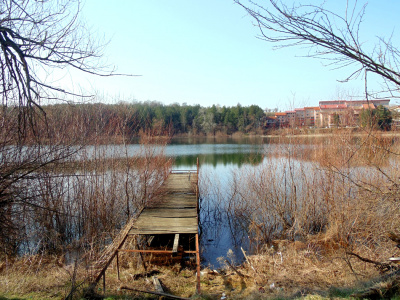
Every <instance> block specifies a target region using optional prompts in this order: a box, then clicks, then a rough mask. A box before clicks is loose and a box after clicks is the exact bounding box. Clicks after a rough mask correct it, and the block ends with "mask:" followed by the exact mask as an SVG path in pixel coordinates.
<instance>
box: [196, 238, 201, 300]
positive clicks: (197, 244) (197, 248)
mask: <svg viewBox="0 0 400 300" xmlns="http://www.w3.org/2000/svg"><path fill="white" fill-rule="evenodd" d="M196 264H197V272H196V273H197V286H196V291H197V294H200V250H199V234H198V233H196Z"/></svg>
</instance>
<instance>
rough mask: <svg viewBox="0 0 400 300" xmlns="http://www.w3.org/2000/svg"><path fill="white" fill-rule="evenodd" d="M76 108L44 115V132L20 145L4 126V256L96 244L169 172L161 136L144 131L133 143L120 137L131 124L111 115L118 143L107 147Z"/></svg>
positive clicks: (0, 230) (0, 200)
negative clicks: (46, 117)
mask: <svg viewBox="0 0 400 300" xmlns="http://www.w3.org/2000/svg"><path fill="white" fill-rule="evenodd" d="M79 113H80V112H79V111H76V110H74V111H73V113H71V111H66V113H65V114H61V115H54V116H51V115H49V116H48V119H47V120H46V124H41V125H40V126H42V127H40V128H39V129H41V130H39V131H40V132H42V135H37V136H36V139H35V140H31V141H29V142H27V143H25V144H21V145H19V144H18V143H17V142H16V137H15V136H13V137H11V138H10V137H9V135H13V134H14V135H17V134H18V133H17V132H15V128H14V127H12V122H11V121H10V126H9V128H2V129H1V132H0V133H1V135H0V137H1V141H0V142H1V144H0V151H1V152H0V164H1V167H2V168H1V181H0V212H1V219H2V220H3V221H4V222H2V223H1V224H0V245H1V252H2V254H7V255H16V254H24V253H37V252H39V251H41V252H45V253H49V254H51V253H56V254H62V253H65V252H68V253H71V251H70V250H68V248H73V249H78V248H83V249H88V248H91V249H96V248H101V247H102V246H103V245H104V243H107V241H109V240H110V239H112V237H113V236H114V234H115V232H116V231H118V229H119V228H121V227H122V226H123V225H124V224H125V222H126V221H127V219H128V218H129V217H131V216H133V215H134V214H135V213H136V212H137V211H138V210H140V208H141V207H142V206H143V205H145V204H146V203H147V202H148V201H151V199H152V198H154V195H155V193H156V190H157V188H158V187H159V186H160V184H161V183H162V181H163V180H164V178H165V176H166V174H167V173H168V171H169V169H170V166H171V162H170V160H169V159H167V158H166V157H165V156H164V153H163V151H164V145H165V141H156V140H155V139H154V138H152V137H151V135H150V134H149V135H145V134H143V136H142V138H141V141H140V143H139V145H136V146H132V145H130V144H129V139H128V137H127V136H126V135H125V132H126V128H125V127H124V126H129V125H128V123H127V122H125V121H124V120H119V121H118V120H116V121H115V122H116V124H119V125H118V126H116V127H118V128H117V129H115V130H114V129H113V130H114V131H113V132H112V133H110V135H112V134H115V135H116V136H117V137H118V140H119V141H122V143H121V144H119V145H114V144H104V139H103V138H101V137H98V138H97V136H96V135H95V133H96V132H102V133H104V130H103V129H102V128H92V126H91V122H89V121H88V120H86V119H85V118H84V117H82V116H80V115H79ZM82 114H83V116H85V113H84V112H82ZM98 114H99V115H100V116H101V114H102V111H101V110H99V111H98ZM10 118H11V117H10ZM11 119H12V118H11ZM4 120H10V119H9V118H8V117H7V116H4ZM56 124H57V126H59V127H57V126H55V125H56ZM96 124H101V122H97V123H96ZM38 126H39V125H38ZM7 130H8V132H7ZM89 132H90V134H89ZM93 135H94V136H95V138H93V139H91V138H88V136H93ZM107 136H108V135H107ZM131 149H133V150H132V151H131Z"/></svg>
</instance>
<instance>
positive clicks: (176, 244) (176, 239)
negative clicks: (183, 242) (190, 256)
mask: <svg viewBox="0 0 400 300" xmlns="http://www.w3.org/2000/svg"><path fill="white" fill-rule="evenodd" d="M178 245H179V234H178V233H177V234H175V238H174V246H173V248H172V255H176V254H177V252H178Z"/></svg>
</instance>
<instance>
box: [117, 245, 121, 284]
mask: <svg viewBox="0 0 400 300" xmlns="http://www.w3.org/2000/svg"><path fill="white" fill-rule="evenodd" d="M117 276H118V280H120V279H119V257H118V251H117Z"/></svg>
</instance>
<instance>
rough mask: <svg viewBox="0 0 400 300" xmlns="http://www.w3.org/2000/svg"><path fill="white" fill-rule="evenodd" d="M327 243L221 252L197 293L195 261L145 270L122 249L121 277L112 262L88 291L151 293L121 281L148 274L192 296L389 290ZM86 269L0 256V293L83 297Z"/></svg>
mask: <svg viewBox="0 0 400 300" xmlns="http://www.w3.org/2000/svg"><path fill="white" fill-rule="evenodd" d="M326 250H327V248H324V247H321V246H319V245H318V244H317V243H315V242H311V241H310V243H308V244H305V243H300V242H293V243H290V242H287V241H279V243H278V244H275V247H271V248H268V249H266V250H265V253H263V254H260V255H254V256H249V257H248V259H247V261H246V262H245V263H243V264H242V265H240V266H236V267H235V266H234V265H233V264H231V262H233V260H234V258H233V257H232V256H231V255H230V253H228V256H227V257H226V258H224V259H223V260H224V261H225V265H224V266H223V267H222V268H221V269H219V270H210V269H208V268H204V269H202V271H201V295H196V291H195V286H196V271H195V268H194V267H184V268H183V267H182V266H181V265H174V266H160V265H151V266H150V268H149V269H148V270H147V274H146V272H145V271H144V269H143V268H142V267H141V264H140V263H139V262H138V261H137V259H136V258H135V257H134V256H126V257H124V258H123V259H121V260H120V280H118V279H117V271H116V265H115V264H113V265H111V267H110V268H109V269H108V271H107V273H106V278H107V280H106V292H105V293H103V291H102V283H101V282H100V283H99V284H98V285H97V287H96V290H95V293H96V294H95V295H92V299H93V297H95V298H98V299H100V298H102V297H104V298H106V299H157V298H158V296H155V295H152V294H147V293H142V292H136V291H132V290H128V289H124V288H123V287H127V288H130V289H139V290H149V291H154V286H153V280H152V277H153V276H156V277H157V278H158V279H159V280H160V282H161V283H162V285H163V287H164V291H165V292H166V293H168V294H171V295H176V296H180V297H186V298H194V299H223V298H221V297H223V296H224V295H225V296H226V297H227V299H300V298H302V299H336V298H337V299H339V298H349V297H350V296H351V295H352V296H353V297H355V296H357V295H358V296H359V297H361V296H360V295H363V293H364V292H365V291H371V290H369V289H368V288H369V287H372V286H374V287H378V288H380V292H378V293H377V294H374V295H375V296H376V295H379V293H381V294H380V295H381V296H382V297H385V296H391V297H385V298H393V297H394V296H395V295H396V293H397V292H398V289H399V288H398V283H399V282H400V281H398V280H393V278H392V279H388V278H384V277H382V276H381V273H380V270H379V269H378V268H375V267H374V266H373V265H372V264H370V263H366V262H362V261H361V260H359V259H357V258H355V257H351V256H346V255H345V253H343V252H342V251H341V249H335V251H328V252H326ZM225 259H226V260H225ZM226 261H228V263H226ZM230 264H231V265H232V266H233V267H232V266H230ZM88 270H89V269H88V268H87V266H84V265H79V266H77V267H75V266H74V265H73V264H70V265H66V264H64V261H63V259H62V258H56V257H53V258H44V257H40V256H30V257H24V258H21V259H19V260H17V261H2V262H1V264H0V299H65V298H67V297H68V296H70V297H71V298H70V299H82V297H83V296H84V293H85V288H86V287H87V284H88V283H87V281H86V278H87V277H88V275H90V272H89V271H88ZM393 270H396V269H393ZM393 270H392V271H393ZM394 278H395V277H394ZM71 291H74V292H73V293H72V294H71ZM385 293H386V294H385ZM365 295H366V294H364V296H365ZM364 296H363V297H364ZM378 298H379V297H378Z"/></svg>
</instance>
